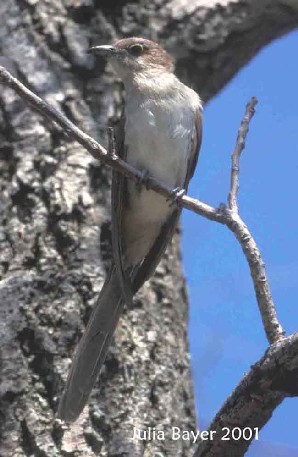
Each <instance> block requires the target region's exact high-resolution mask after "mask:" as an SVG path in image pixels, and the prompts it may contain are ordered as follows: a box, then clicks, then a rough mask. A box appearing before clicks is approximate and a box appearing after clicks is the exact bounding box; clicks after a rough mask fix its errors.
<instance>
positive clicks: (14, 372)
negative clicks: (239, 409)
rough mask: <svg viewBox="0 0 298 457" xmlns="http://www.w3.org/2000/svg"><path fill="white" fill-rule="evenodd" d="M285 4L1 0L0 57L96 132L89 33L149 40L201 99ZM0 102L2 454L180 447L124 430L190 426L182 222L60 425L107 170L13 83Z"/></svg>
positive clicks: (105, 211)
mask: <svg viewBox="0 0 298 457" xmlns="http://www.w3.org/2000/svg"><path fill="white" fill-rule="evenodd" d="M295 5H296V3H295V2H294V1H291V0H284V1H275V2H272V1H271V2H269V1H263V2H257V1H251V2H249V4H248V3H247V2H243V1H231V2H228V1H227V0H222V1H217V2H215V1H207V0H205V1H197V2H192V3H191V6H190V4H189V2H187V1H182V0H180V1H178V0H176V1H170V2H168V1H159V0H156V1H155V2H154V1H151V2H149V1H144V2H142V3H141V4H140V3H139V2H125V1H123V0H122V1H117V2H115V1H111V0H110V1H101V2H100V1H95V0H94V1H92V0H82V1H77V0H64V1H62V0H52V1H47V0H40V1H37V0H2V2H1V3H0V51H1V58H0V62H1V64H2V65H5V66H6V67H7V68H8V69H9V70H11V71H12V72H13V73H14V74H16V75H17V76H18V77H19V78H20V79H22V80H23V81H24V82H25V83H26V84H27V85H28V86H29V87H32V88H33V90H34V91H36V92H38V93H39V94H41V95H42V96H43V97H45V98H46V99H47V100H48V101H49V102H51V103H53V104H55V105H56V106H57V107H59V109H60V110H62V111H63V112H64V113H65V114H67V116H69V117H70V118H71V119H72V120H73V121H74V122H75V123H77V124H78V125H79V126H81V127H83V128H84V129H85V130H86V131H88V133H90V134H91V135H93V136H94V137H95V138H96V139H99V140H101V141H104V140H103V139H104V129H105V126H106V124H107V121H108V120H110V121H113V120H114V119H115V118H116V117H117V115H118V114H119V110H120V105H121V91H119V87H118V85H117V84H113V81H114V80H113V77H112V76H111V75H110V74H109V72H108V71H104V70H105V69H104V67H103V65H102V64H101V63H98V64H97V65H96V66H95V67H94V62H93V59H92V57H91V56H88V55H87V54H86V49H87V48H88V46H89V45H90V44H93V43H96V44H100V43H106V42H110V41H111V40H112V39H114V38H115V37H117V36H123V35H125V36H129V35H142V36H147V37H150V38H153V39H158V40H159V41H161V42H162V43H163V44H164V45H165V46H166V47H167V48H168V49H169V51H171V52H172V53H173V54H174V56H175V57H176V58H177V69H178V73H179V75H180V76H181V77H182V78H183V79H184V80H185V81H186V82H191V83H192V85H193V86H194V87H196V88H197V89H198V90H199V91H200V93H201V94H202V96H203V98H204V100H206V101H207V100H209V99H210V98H211V97H212V96H213V95H215V94H216V93H217V92H218V90H220V89H221V88H222V87H223V85H224V84H225V83H226V82H227V81H228V80H229V79H230V78H231V77H232V76H233V75H234V74H235V73H236V72H237V70H238V69H239V68H240V67H241V66H242V65H243V64H245V63H246V62H247V61H248V60H249V59H250V58H251V57H252V56H253V55H254V54H255V53H256V52H257V51H258V50H259V49H260V48H261V47H262V46H264V45H265V44H267V43H268V42H269V41H270V40H272V39H273V38H275V37H278V36H280V35H282V34H283V33H285V32H287V31H289V30H291V29H292V28H294V27H295V26H296V25H297V23H298V11H297V6H295ZM0 102H1V103H0V105H1V107H0V158H1V178H0V185H1V200H0V204H1V206H0V218H1V220H0V242H1V259H0V267H1V275H2V282H1V288H0V296H1V308H0V313H1V321H0V322H1V323H0V340H1V378H0V395H1V404H0V421H1V439H0V455H4V456H6V455H7V456H10V455H13V456H29V455H30V456H31V455H34V456H46V457H48V456H60V455H61V456H62V455H70V456H72V455H78V456H83V455H84V456H93V455H101V456H105V455H109V456H116V455H117V456H119V455H133V456H143V455H145V456H151V455H154V451H162V452H165V453H166V455H177V456H188V455H191V451H190V449H189V446H190V443H188V442H185V441H170V440H166V441H161V442H156V441H155V442H149V443H148V442H147V443H145V442H138V441H132V439H131V437H132V431H133V427H138V428H142V427H146V428H147V427H149V426H151V427H158V426H159V425H160V427H162V429H164V430H166V429H167V427H170V426H171V425H173V424H174V425H175V426H178V427H181V428H183V429H188V430H190V429H194V428H195V417H194V404H193V394H192V386H191V380H190V370H189V358H188V344H187V332H186V328H187V295H186V290H185V284H184V279H183V275H182V269H181V263H180V257H179V243H178V240H179V235H178V234H177V237H176V239H175V242H174V243H173V245H172V247H171V248H170V249H169V250H168V252H167V255H166V256H165V259H164V261H163V262H162V264H161V265H160V266H159V268H158V270H157V273H156V275H155V276H154V278H153V279H152V280H151V281H150V282H149V283H148V284H147V285H146V286H145V287H144V288H143V290H142V292H141V293H140V295H139V296H138V299H137V300H136V301H135V306H134V309H133V310H132V311H129V312H128V313H127V314H126V315H125V316H124V318H123V319H122V322H121V325H120V326H119V328H118V330H117V333H116V335H115V343H114V345H113V347H112V349H111V351H110V353H109V356H108V359H107V362H106V369H105V371H104V372H103V373H102V375H101V378H100V382H99V383H98V385H97V389H95V390H94V393H93V395H92V399H91V401H90V410H88V408H87V409H86V410H85V413H84V414H83V415H82V417H81V419H80V420H79V421H78V422H77V423H76V424H75V425H74V426H72V427H69V428H68V427H67V428H64V427H63V426H61V424H59V423H57V422H55V420H54V414H55V411H56V407H57V401H58V397H59V395H60V393H61V390H62V386H63V381H64V379H65V377H66V374H67V370H68V366H69V363H70V357H71V354H72V352H73V349H74V347H75V345H76V343H77V341H78V339H79V337H80V334H81V332H82V330H83V327H84V324H85V323H86V321H87V319H88V315H89V313H90V310H91V307H92V305H93V303H94V300H95V298H96V294H97V293H98V291H99V289H100V287H101V285H102V283H103V278H104V275H105V270H106V266H107V264H108V262H109V256H110V250H109V236H110V232H109V183H110V173H109V170H107V169H106V167H104V166H102V165H101V164H100V163H98V162H94V161H93V160H92V159H91V157H90V156H89V155H88V154H87V153H86V152H85V151H84V150H83V149H82V148H81V147H80V146H79V145H78V144H77V143H75V142H72V141H70V140H69V139H68V138H67V137H66V136H65V135H64V134H63V133H62V132H61V131H59V129H57V128H56V127H54V126H52V125H48V124H46V123H45V121H44V120H43V119H41V118H40V117H39V116H38V115H37V114H35V113H33V112H32V111H31V110H30V108H28V107H27V106H26V105H25V104H24V103H23V101H22V100H21V99H19V98H18V96H17V95H16V94H15V93H13V92H12V91H10V90H7V89H5V90H4V89H2V88H1V92H0ZM206 455H207V454H206ZM230 455H231V454H230Z"/></svg>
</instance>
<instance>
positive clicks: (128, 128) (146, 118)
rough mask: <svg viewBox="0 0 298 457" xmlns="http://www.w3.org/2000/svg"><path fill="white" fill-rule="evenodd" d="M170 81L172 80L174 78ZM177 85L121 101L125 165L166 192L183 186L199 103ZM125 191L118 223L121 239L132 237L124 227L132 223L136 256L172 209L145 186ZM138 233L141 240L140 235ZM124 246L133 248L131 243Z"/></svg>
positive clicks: (131, 94)
mask: <svg viewBox="0 0 298 457" xmlns="http://www.w3.org/2000/svg"><path fill="white" fill-rule="evenodd" d="M171 78H175V77H174V76H171ZM175 81H176V82H177V81H178V80H177V79H176V78H175ZM179 84H180V85H181V86H180V87H181V91H169V93H167V94H165V93H164V94H159V95H157V94H156V93H154V94H151V95H150V91H149V93H148V92H146V91H145V90H140V91H139V92H138V91H135V90H133V91H130V92H129V93H128V94H127V103H126V116H125V118H126V125H125V144H126V146H127V161H128V162H129V163H131V164H132V165H134V166H135V167H136V168H138V169H139V170H141V171H147V172H148V173H149V175H151V176H154V177H155V178H156V179H157V180H159V181H160V182H161V183H163V184H164V185H166V186H168V187H169V188H170V189H174V188H175V187H183V186H184V183H185V177H186V173H187V166H188V159H189V157H190V154H191V153H192V151H191V148H192V138H193V136H194V133H195V108H194V104H196V107H198V104H199V103H200V99H199V97H198V96H197V94H195V92H193V91H192V90H191V89H189V88H187V87H186V86H184V85H183V84H181V83H179V81H178V87H179ZM143 89H144V88H143ZM128 190H129V193H130V198H129V208H128V210H127V212H126V215H125V220H126V221H124V226H125V227H127V230H125V231H126V235H125V238H127V239H129V238H130V237H131V236H132V235H131V231H130V227H131V224H132V221H133V224H134V227H135V230H136V231H137V232H138V234H139V239H138V243H135V246H136V250H137V251H138V254H139V255H140V256H141V254H144V252H148V248H150V245H152V243H153V241H154V239H155V238H156V236H157V235H158V233H159V231H160V228H161V226H162V225H163V224H164V222H165V220H166V219H167V217H168V216H169V213H170V212H171V211H172V210H173V206H170V204H169V202H168V201H167V200H166V199H165V198H164V197H162V196H161V195H159V194H157V193H156V192H154V191H151V190H147V189H146V188H145V187H143V188H142V190H141V191H140V190H139V189H137V188H136V187H135V184H134V183H133V182H131V181H130V182H129V183H128ZM143 233H145V234H146V236H144V237H143V236H142V234H143ZM134 237H135V235H134ZM129 241H130V240H129ZM130 245H133V242H132V240H131V242H130ZM133 255H134V259H135V258H137V257H138V255H137V254H136V253H134V254H133Z"/></svg>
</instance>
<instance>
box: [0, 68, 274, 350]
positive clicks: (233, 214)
mask: <svg viewBox="0 0 298 457" xmlns="http://www.w3.org/2000/svg"><path fill="white" fill-rule="evenodd" d="M0 82H2V83H3V84H5V85H7V86H9V87H11V88H12V89H13V90H15V91H16V92H17V93H18V94H19V95H20V96H21V97H22V98H23V99H24V100H26V101H27V102H28V103H29V104H30V105H31V106H32V108H33V109H35V110H36V111H38V112H39V113H40V114H41V115H42V116H43V117H45V118H48V119H50V120H52V121H54V122H56V123H57V124H58V125H60V127H62V129H63V130H64V131H65V132H66V133H67V134H68V135H69V136H70V137H71V138H73V139H74V140H76V141H78V142H79V143H80V144H81V145H82V146H83V147H84V148H85V149H87V151H89V152H90V154H91V155H92V156H93V157H94V158H95V159H98V160H102V161H103V162H105V163H106V164H107V165H109V166H111V167H112V168H113V169H114V170H116V171H119V172H120V173H122V174H123V175H125V176H126V177H128V178H130V179H132V180H134V181H137V182H140V181H141V180H142V178H143V173H142V171H140V170H137V169H136V168H134V167H132V166H131V165H130V164H129V163H127V162H125V161H123V160H122V159H120V158H119V157H118V156H117V153H116V152H115V151H114V146H113V144H112V139H111V135H112V132H111V131H110V132H109V135H110V136H109V143H110V146H109V149H110V151H114V152H115V153H109V152H108V151H107V150H106V149H105V148H104V147H103V146H101V145H100V144H99V143H97V142H96V141H95V140H94V139H93V138H92V137H90V136H89V135H87V134H86V133H84V132H83V131H82V130H80V129H79V128H78V127H77V126H75V125H74V124H73V123H72V122H71V121H69V120H68V119H67V118H66V117H65V116H64V115H63V114H61V113H59V111H57V110H56V109H55V108H54V107H53V106H51V105H49V104H48V103H47V102H45V101H44V100H42V99H41V98H40V97H38V96H37V95H36V94H34V93H33V92H31V91H30V90H29V89H27V88H26V87H25V86H24V85H23V84H22V83H21V82H20V81H18V80H17V79H16V78H14V77H13V76H12V75H11V74H10V73H9V72H8V71H7V70H6V69H5V68H3V67H0ZM256 103H257V101H256V99H254V98H253V99H252V100H251V102H250V103H249V104H248V106H247V110H246V114H245V116H244V119H243V121H242V124H241V127H240V130H239V134H238V140H237V145H236V148H235V151H234V153H233V156H234V162H235V163H233V165H232V178H231V191H230V195H229V202H230V204H229V208H226V207H220V208H214V207H212V206H209V205H207V204H205V203H203V202H201V201H199V200H196V199H194V198H191V197H188V196H187V195H182V196H180V197H178V199H177V204H178V205H180V206H181V207H183V208H185V209H188V210H190V211H193V212H195V213H196V214H199V215H200V216H204V217H206V218H207V219H209V220H211V221H215V222H219V223H221V224H224V225H226V226H227V227H228V228H229V229H230V230H231V231H232V232H233V233H234V235H235V236H236V238H237V240H238V242H239V243H240V245H241V247H242V250H243V252H244V254H245V257H246V260H247V262H248V265H249V268H250V273H251V277H252V280H253V283H254V288H255V293H256V298H257V301H258V306H259V310H260V313H261V316H262V321H263V324H264V328H265V332H266V335H267V338H268V341H269V343H270V344H272V343H273V342H275V341H277V340H280V339H281V338H283V330H282V327H281V326H280V324H279V322H278V319H277V315H276V311H275V307H274V303H273V300H272V297H271V294H270V289H269V283H268V280H267V278H266V274H265V267H264V262H263V260H262V258H261V255H260V252H259V250H258V248H257V245H256V243H255V241H254V239H253V237H252V236H251V234H250V232H249V231H248V229H247V227H246V225H245V224H244V222H243V221H242V220H241V219H240V217H239V215H238V207H237V192H238V173H239V159H240V155H241V152H242V150H243V148H244V140H245V137H246V135H247V131H248V124H249V121H250V120H251V118H252V116H253V109H254V106H255V105H256ZM146 186H147V187H148V188H150V189H152V190H154V191H155V192H158V193H160V194H161V195H163V196H165V197H166V198H173V192H172V189H169V188H167V187H166V186H164V185H163V184H161V183H160V182H158V181H157V180H156V179H155V178H153V177H149V178H147V179H146Z"/></svg>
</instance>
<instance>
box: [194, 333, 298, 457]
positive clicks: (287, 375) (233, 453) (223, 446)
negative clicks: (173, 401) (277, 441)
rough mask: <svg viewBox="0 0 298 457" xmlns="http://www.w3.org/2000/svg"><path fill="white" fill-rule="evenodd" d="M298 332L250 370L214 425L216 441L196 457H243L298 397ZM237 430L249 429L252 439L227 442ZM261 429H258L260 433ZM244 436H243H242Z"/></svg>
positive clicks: (202, 445)
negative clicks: (286, 404) (282, 407)
mask: <svg viewBox="0 0 298 457" xmlns="http://www.w3.org/2000/svg"><path fill="white" fill-rule="evenodd" d="M297 354H298V333H295V334H294V335H291V336H289V337H288V338H285V339H283V340H282V341H279V342H277V343H275V344H273V345H272V346H271V347H270V348H269V349H268V350H267V351H266V353H265V354H264V356H263V357H262V358H261V359H260V360H259V361H258V362H257V363H256V364H255V365H254V366H253V367H252V368H251V369H250V371H249V373H247V374H246V375H245V376H244V377H243V379H242V380H241V382H240V383H239V385H238V386H237V387H236V389H235V390H234V392H233V393H232V394H231V395H230V396H229V398H228V399H227V400H226V402H225V403H224V405H223V406H222V407H221V409H220V410H219V411H218V413H217V414H216V416H215V418H214V420H213V421H212V423H211V424H210V428H209V430H210V431H215V433H214V439H213V440H207V441H201V442H200V444H199V446H198V448H197V450H196V452H195V454H194V457H207V456H208V457H223V456H228V457H242V456H243V455H244V453H245V452H246V450H247V448H248V446H249V444H250V443H251V442H252V441H253V440H254V439H256V433H258V430H260V429H261V428H262V427H263V426H264V425H265V424H266V423H267V422H268V420H269V419H270V418H271V415H272V412H273V411H274V409H275V408H276V407H277V406H278V405H279V404H280V403H281V402H282V401H283V400H284V398H285V397H289V396H294V395H295V396H297V394H298V389H297V385H298V383H297V381H298V379H297V373H298V357H297ZM224 427H227V429H229V430H230V432H231V431H232V430H233V428H236V427H239V428H240V430H242V432H243V430H244V429H245V428H247V431H248V434H247V435H246V437H249V433H250V432H249V429H250V430H251V431H252V432H253V433H252V436H251V438H250V439H243V438H242V439H239V440H237V441H235V440H233V439H232V437H231V434H230V435H229V438H230V439H229V440H223V439H222V438H223V436H224V435H226V434H227V430H226V429H224ZM256 429H257V430H256ZM242 436H243V435H242Z"/></svg>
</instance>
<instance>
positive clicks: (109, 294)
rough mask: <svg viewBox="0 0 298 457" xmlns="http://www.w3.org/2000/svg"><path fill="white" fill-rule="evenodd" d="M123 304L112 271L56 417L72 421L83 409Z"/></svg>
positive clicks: (102, 361)
mask: <svg viewBox="0 0 298 457" xmlns="http://www.w3.org/2000/svg"><path fill="white" fill-rule="evenodd" d="M123 305H124V301H123V298H122V294H121V288H120V286H119V281H118V278H117V274H116V272H115V270H114V271H113V272H112V273H111V275H110V276H109V278H108V279H107V280H106V282H105V284H104V286H103V288H102V291H101V293H100V295H99V297H98V301H97V304H96V307H95V309H94V311H93V313H92V315H91V317H90V319H89V322H88V325H87V328H86V330H85V332H84V335H83V337H82V339H81V341H80V343H79V346H78V348H77V350H76V353H75V356H74V360H73V362H72V366H71V369H70V373H69V375H68V378H67V381H66V386H65V389H64V392H63V395H62V398H61V400H60V404H59V408H58V417H59V418H60V419H62V420H64V421H66V422H73V421H75V420H76V419H77V417H78V416H79V414H80V413H81V411H82V410H83V408H84V406H85V404H86V402H87V400H88V397H89V394H90V392H91V389H92V387H93V385H94V383H95V381H96V378H97V375H98V373H99V371H100V369H101V367H102V365H103V363H104V360H105V358H106V354H107V351H108V348H109V345H110V342H111V339H112V336H113V333H114V331H115V329H116V326H117V323H118V320H119V318H120V316H121V314H122V310H123Z"/></svg>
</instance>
